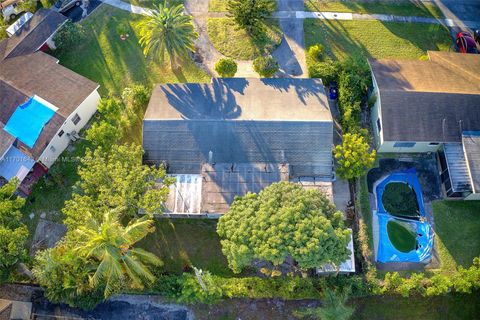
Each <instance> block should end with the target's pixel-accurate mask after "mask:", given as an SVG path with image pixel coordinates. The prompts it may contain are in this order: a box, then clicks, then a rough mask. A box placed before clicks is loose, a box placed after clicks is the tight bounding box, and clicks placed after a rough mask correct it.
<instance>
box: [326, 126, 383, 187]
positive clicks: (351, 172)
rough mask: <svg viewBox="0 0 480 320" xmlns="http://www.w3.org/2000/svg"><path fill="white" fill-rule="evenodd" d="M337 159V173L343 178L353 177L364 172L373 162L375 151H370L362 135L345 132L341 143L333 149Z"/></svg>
mask: <svg viewBox="0 0 480 320" xmlns="http://www.w3.org/2000/svg"><path fill="white" fill-rule="evenodd" d="M333 152H334V155H335V159H337V161H338V164H339V166H338V168H337V173H338V175H339V176H340V177H341V178H343V179H354V178H357V177H360V176H362V175H364V174H365V172H366V171H367V169H369V168H370V167H371V166H372V165H373V163H374V162H375V156H376V151H375V150H373V151H371V152H370V146H369V145H368V142H367V141H366V139H365V137H364V136H363V135H360V134H358V133H346V134H344V135H343V141H342V144H341V145H338V146H335V149H334V150H333Z"/></svg>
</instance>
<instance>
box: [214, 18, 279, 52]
mask: <svg viewBox="0 0 480 320" xmlns="http://www.w3.org/2000/svg"><path fill="white" fill-rule="evenodd" d="M207 31H208V36H209V38H210V41H211V42H212V44H213V46H214V47H215V49H217V50H218V51H219V52H220V53H222V54H224V55H225V56H227V57H230V58H233V59H238V60H251V59H254V58H255V57H257V56H259V55H261V54H268V53H271V52H273V50H275V49H276V48H277V47H278V46H279V45H280V43H281V42H282V31H281V29H280V26H279V24H278V21H277V20H274V19H271V20H267V23H266V24H264V25H263V28H262V31H259V32H258V33H257V34H256V35H255V36H250V35H248V34H247V32H246V31H245V30H243V29H239V28H238V26H237V25H236V24H235V22H234V20H233V19H231V18H210V19H208V21H207Z"/></svg>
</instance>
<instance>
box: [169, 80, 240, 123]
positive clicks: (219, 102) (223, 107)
mask: <svg viewBox="0 0 480 320" xmlns="http://www.w3.org/2000/svg"><path fill="white" fill-rule="evenodd" d="M245 82H246V81H245ZM233 84H234V85H233V86H232V85H230V82H229V85H228V86H227V85H225V84H222V83H221V82H219V81H216V80H214V82H213V86H212V85H210V84H202V83H195V84H194V83H191V84H189V85H188V86H185V85H184V84H168V85H165V86H163V87H162V88H161V90H162V91H163V92H164V93H165V96H166V97H167V99H168V103H169V104H170V105H171V106H172V107H173V108H175V109H176V110H177V111H178V112H180V114H181V117H182V118H184V119H190V120H202V119H203V120H206V119H210V120H212V119H236V118H238V117H239V116H240V115H241V113H242V109H241V107H240V106H239V105H238V104H237V101H236V98H235V95H234V91H237V92H243V90H244V88H245V83H242V82H239V83H238V84H236V83H233Z"/></svg>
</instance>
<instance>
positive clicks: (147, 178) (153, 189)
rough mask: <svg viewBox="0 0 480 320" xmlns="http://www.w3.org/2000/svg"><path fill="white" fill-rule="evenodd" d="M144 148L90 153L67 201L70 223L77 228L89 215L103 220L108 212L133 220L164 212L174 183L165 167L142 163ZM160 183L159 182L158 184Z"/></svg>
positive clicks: (128, 147)
mask: <svg viewBox="0 0 480 320" xmlns="http://www.w3.org/2000/svg"><path fill="white" fill-rule="evenodd" d="M142 155H143V150H142V148H141V147H140V146H136V145H124V146H118V145H114V146H112V147H111V148H110V149H109V150H108V152H106V151H104V150H103V149H102V148H97V149H96V150H94V151H88V152H87V153H86V155H85V157H84V158H82V160H81V165H80V168H79V170H78V173H79V176H80V180H79V182H78V183H77V184H76V185H75V190H74V194H73V196H72V199H71V200H68V201H66V202H65V207H64V208H63V210H62V211H63V213H65V215H66V216H67V219H66V224H67V226H68V227H69V228H70V229H72V230H73V229H76V228H77V227H78V226H80V225H83V224H84V223H85V220H84V219H85V218H86V217H88V216H89V215H91V216H93V217H94V218H97V219H98V221H101V219H102V218H103V214H104V213H105V212H106V211H108V210H112V209H114V210H119V211H118V214H119V216H120V217H133V216H135V215H136V214H137V213H138V211H139V210H142V211H144V212H146V213H153V212H160V211H161V206H162V203H163V202H164V201H165V200H166V198H167V196H168V186H169V185H170V183H171V182H172V181H171V180H170V179H168V178H166V175H165V169H164V168H158V169H157V168H154V167H151V166H147V165H144V164H143V163H142ZM157 182H159V183H157Z"/></svg>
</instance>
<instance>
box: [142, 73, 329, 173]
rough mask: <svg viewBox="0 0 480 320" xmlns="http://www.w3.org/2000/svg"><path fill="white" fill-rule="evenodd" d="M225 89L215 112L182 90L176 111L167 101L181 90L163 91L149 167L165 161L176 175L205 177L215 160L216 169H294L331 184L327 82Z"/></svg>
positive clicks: (149, 139)
mask: <svg viewBox="0 0 480 320" xmlns="http://www.w3.org/2000/svg"><path fill="white" fill-rule="evenodd" d="M230 81H231V82H230ZM222 82H223V83H225V82H224V80H222ZM226 82H227V83H228V84H227V87H224V88H222V91H220V92H222V93H218V94H216V98H215V99H214V100H213V101H212V104H208V103H206V101H203V102H201V98H198V96H197V95H198V92H197V91H196V90H197V89H196V88H200V87H197V86H196V85H193V84H186V85H179V86H180V88H182V89H181V90H182V92H183V94H182V95H180V94H178V95H176V98H175V100H171V99H172V98H170V102H173V103H169V100H168V97H167V96H165V95H163V93H164V92H165V91H167V90H172V88H177V87H172V86H173V85H164V86H157V88H156V89H155V91H154V93H153V97H152V100H151V102H150V104H149V107H148V109H149V110H148V111H147V115H146V117H145V120H144V123H143V147H144V149H145V152H146V153H145V160H146V161H147V162H153V163H160V162H162V161H166V162H167V164H168V170H169V172H170V173H200V171H201V165H202V163H206V162H209V155H210V152H211V154H212V157H213V159H212V160H213V162H216V163H288V164H289V165H290V173H291V175H292V176H324V177H330V176H331V172H332V152H331V149H332V140H333V122H332V120H331V115H330V111H329V109H328V101H327V99H326V96H325V91H324V88H323V86H322V85H321V82H318V81H315V80H311V79H305V80H304V79H275V81H272V79H271V80H268V81H266V83H265V82H264V80H252V79H233V80H231V79H229V80H228V81H226ZM241 82H247V83H248V85H247V87H246V88H244V89H243V90H244V91H243V94H242V93H241V92H242V91H240V90H239V91H237V92H236V93H233V92H232V91H233V89H232V83H233V84H235V85H236V84H237V83H241ZM273 84H275V86H273ZM201 86H205V85H201ZM214 86H215V84H214ZM267 86H268V87H269V88H265V87H267ZM192 88H194V89H192ZM203 88H205V87H203ZM207 88H208V86H207ZM247 88H248V89H247ZM280 88H281V89H280ZM179 90H180V89H179ZM207 90H208V89H207ZM257 90H258V91H257ZM258 92H261V94H260V96H259V95H258ZM274 95H276V96H274ZM294 96H296V97H294ZM202 97H206V95H205V94H203V93H202ZM282 97H285V98H284V99H283V98H282ZM180 98H181V100H182V101H183V102H184V103H178V100H179V99H180ZM205 99H210V98H205ZM197 101H199V104H198V106H199V107H198V108H197V104H196V102H197ZM225 101H229V102H228V103H225ZM269 101H271V102H272V104H269ZM281 101H283V102H284V105H282V104H281V103H280V102H281ZM302 101H304V102H302ZM231 106H235V108H233V109H232V108H231ZM184 107H185V109H183V108H184ZM187 107H188V108H187ZM164 109H166V111H165V110H164ZM286 109H288V110H289V111H286V113H287V115H289V117H287V116H286V115H285V114H284V113H283V111H284V110H286ZM297 109H300V111H299V112H298V113H296V112H295V110H297ZM306 109H308V110H306ZM310 109H312V110H310ZM212 110H214V112H212ZM232 110H233V111H232ZM292 110H293V111H292ZM268 111H271V113H270V112H268ZM316 111H318V113H317V112H316ZM232 112H233V113H232ZM232 114H235V116H232ZM241 114H243V116H241ZM247 115H248V116H247ZM307 115H308V118H307ZM254 116H255V117H254ZM156 119H157V120H156Z"/></svg>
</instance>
